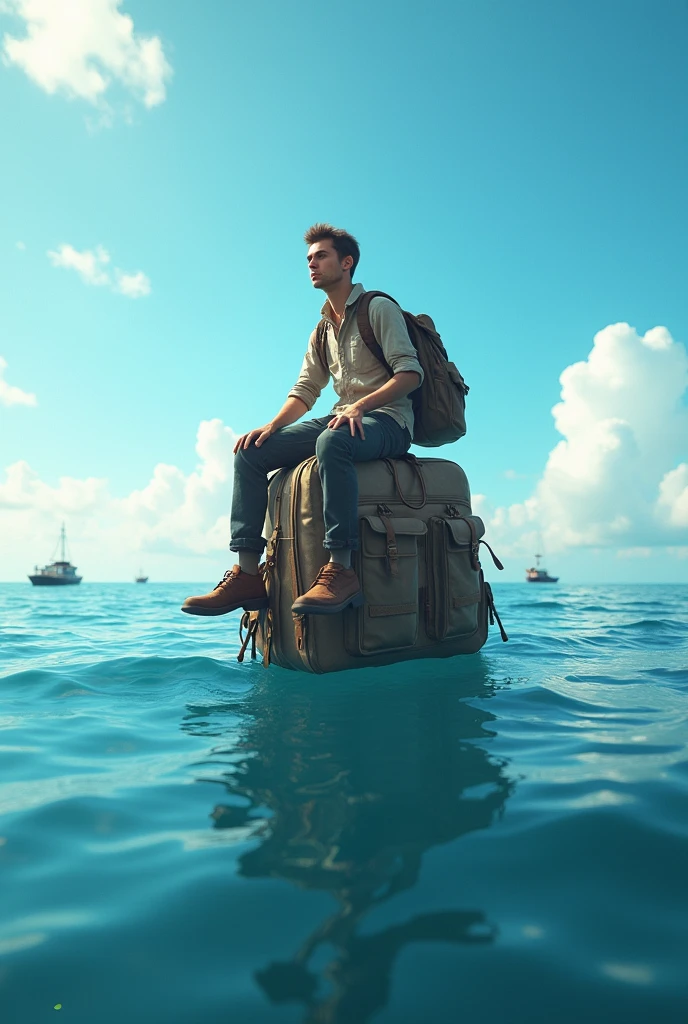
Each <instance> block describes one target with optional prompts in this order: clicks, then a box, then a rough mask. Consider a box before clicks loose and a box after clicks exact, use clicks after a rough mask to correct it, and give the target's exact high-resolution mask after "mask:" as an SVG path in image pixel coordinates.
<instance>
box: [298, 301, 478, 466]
mask: <svg viewBox="0 0 688 1024" xmlns="http://www.w3.org/2000/svg"><path fill="white" fill-rule="evenodd" d="M378 296H379V297H382V298H384V299H391V301H392V302H394V303H395V304H396V305H399V303H398V302H397V301H396V299H393V298H392V296H391V295H387V293H386V292H363V294H362V295H361V297H360V299H359V300H358V304H357V307H356V320H357V326H358V331H359V334H360V335H361V337H362V338H363V341H364V342H365V344H366V345H367V346H368V348H369V349H370V351H371V352H372V353H373V355H374V356H375V357H376V359H379V361H380V362H381V363H382V365H383V366H384V367H385V369H386V370H387V372H388V373H389V375H390V377H392V376H393V375H394V371H393V370H392V368H391V366H390V365H389V363H388V362H387V360H386V359H385V357H384V353H383V351H382V349H381V347H380V345H379V344H378V342H377V340H376V338H375V332H374V331H373V328H372V325H371V323H370V308H369V307H370V303H371V301H372V299H374V298H377V297H378ZM402 313H403V314H404V320H405V321H406V328H407V330H408V333H409V337H410V339H411V343H412V345H413V347H414V348H415V350H416V354H417V356H418V362H419V363H420V365H421V367H422V370H423V374H424V377H423V383H422V384H421V386H420V387H419V388H416V390H415V391H412V392H411V395H410V396H409V397H410V398H411V401H412V402H413V414H414V429H413V443H414V444H417V445H420V446H421V447H422V448H437V447H439V446H440V445H442V444H451V443H452V441H458V440H459V438H460V437H463V435H464V434H465V433H466V395H467V394H468V391H469V388H468V385H467V384H466V382H465V380H464V379H463V377H462V376H461V374H460V373H459V371H458V369H457V368H456V366H455V365H454V363H451V362H449V357H448V356H447V350H446V349H445V347H444V345H443V343H442V339H441V338H440V336H439V334H438V333H437V330H436V329H435V325H434V323H433V321H432V320H431V318H430V317H429V316H428V315H427V314H426V313H419V314H418V315H417V316H415V315H414V314H413V313H407V312H406V310H405V309H402ZM326 327H327V321H326V320H324V319H323V320H321V321H320V323H319V324H318V327H317V330H316V340H315V345H316V351H317V353H318V356H319V357H320V360H321V362H322V363H323V364H324V365H327V360H326V358H325V331H326Z"/></svg>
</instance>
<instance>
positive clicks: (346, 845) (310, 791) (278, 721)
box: [184, 657, 513, 1024]
mask: <svg viewBox="0 0 688 1024" xmlns="http://www.w3.org/2000/svg"><path fill="white" fill-rule="evenodd" d="M469 665H470V667H469V666H466V664H465V663H464V664H462V665H461V666H460V667H459V668H458V669H457V665H456V661H453V662H447V663H442V664H441V665H439V666H438V665H437V664H436V663H435V664H432V665H423V666H422V667H421V666H418V665H410V664H408V663H407V664H406V665H401V666H396V671H391V670H385V672H384V673H382V672H381V673H379V674H378V673H366V677H365V679H363V680H362V679H361V676H360V675H359V674H358V673H346V674H344V673H342V674H338V675H337V676H330V677H326V678H313V677H310V676H301V675H297V674H295V673H285V672H280V671H279V670H277V671H275V670H271V671H270V673H269V674H267V673H266V675H265V677H264V679H263V680H262V681H261V683H259V684H258V685H257V686H256V687H255V688H254V689H253V690H252V691H251V693H250V694H249V695H248V697H247V698H246V699H245V700H243V701H242V702H241V704H240V705H231V706H230V705H227V706H225V708H222V709H218V708H217V707H216V708H212V709H209V708H202V707H194V708H189V711H190V715H189V717H188V718H187V720H186V722H185V725H184V728H185V729H187V730H189V731H191V732H195V731H197V727H198V726H200V725H201V723H200V722H199V718H200V717H202V718H203V719H204V723H203V731H204V732H205V734H206V735H207V734H208V731H207V729H208V726H209V725H210V724H212V727H213V731H214V730H215V729H216V728H217V726H218V725H219V724H220V723H218V719H217V717H216V715H217V713H218V711H220V712H221V713H222V712H223V711H224V712H225V713H226V712H232V713H236V712H240V713H241V714H242V715H247V716H248V717H247V718H246V720H245V723H246V724H245V727H244V729H243V730H242V734H241V740H240V742H239V743H238V744H237V743H234V744H233V745H232V747H231V748H230V749H222V748H221V747H218V748H217V749H216V751H215V754H216V757H217V756H220V757H222V756H226V757H228V759H229V758H231V763H228V771H227V773H226V775H225V776H224V778H223V785H224V786H226V789H227V790H228V791H229V793H230V794H232V797H233V801H232V803H231V804H227V803H220V804H218V806H216V807H215V809H214V811H213V813H212V817H213V819H214V827H215V828H223V829H240V830H241V835H242V838H245V836H246V832H247V829H250V830H251V832H252V836H253V838H255V839H257V840H258V843H257V845H256V846H255V847H254V848H253V849H251V850H250V851H249V852H248V853H246V854H245V855H244V856H243V857H242V858H241V860H240V865H241V867H240V871H241V874H243V875H244V876H245V877H247V878H251V877H255V878H260V877H273V878H284V879H288V880H289V881H291V882H294V883H296V884H297V885H299V886H302V887H305V888H308V889H320V890H326V891H328V892H330V893H331V894H332V896H333V897H334V898H335V899H336V901H337V903H338V909H337V910H336V911H335V912H334V913H333V914H332V915H331V916H330V917H328V918H327V919H326V920H325V921H323V922H322V924H321V925H320V926H319V927H318V929H317V930H316V931H315V932H314V933H313V934H312V935H310V936H308V938H306V939H305V941H304V942H303V943H302V945H301V947H300V948H299V949H298V950H297V951H296V952H295V954H294V957H293V959H292V960H291V961H289V962H288V963H272V964H270V965H267V966H264V967H263V968H262V969H260V970H258V971H257V973H256V979H257V981H258V984H259V985H260V986H261V988H262V990H263V991H264V992H265V994H266V996H267V997H268V998H269V999H270V1000H272V1001H273V1002H276V1003H280V1002H286V1001H300V1002H302V1003H303V1004H304V1007H305V1016H304V1021H305V1022H307V1024H353V1022H356V1024H365V1022H366V1021H369V1020H370V1019H371V1018H372V1016H373V1015H374V1014H375V1013H377V1012H379V1011H380V1010H381V1009H382V1008H383V1007H384V1005H385V1004H386V1002H387V999H388V994H389V985H390V977H391V972H392V968H393V965H394V961H395V958H396V957H397V955H398V954H399V952H400V951H401V950H402V949H403V948H404V947H405V946H407V945H408V944H409V943H412V942H423V941H425V942H428V941H430V942H445V943H446V942H450V943H489V942H492V941H493V939H494V935H495V930H494V928H493V927H492V926H490V925H489V923H488V922H486V920H485V916H484V914H483V913H481V912H480V911H477V910H466V909H448V910H445V911H442V912H431V913H424V914H418V915H416V916H414V917H412V918H411V919H410V920H408V921H407V922H406V923H404V924H400V925H395V926H393V927H387V928H384V929H383V930H382V931H378V932H376V933H373V934H366V935H360V934H358V932H359V925H360V924H361V922H362V919H363V917H364V915H365V914H366V913H367V912H368V911H370V910H371V909H373V908H374V907H376V906H377V905H379V904H380V903H383V902H384V901H386V900H389V899H390V898H391V897H392V896H394V895H395V894H396V893H399V892H401V891H403V890H405V889H410V888H411V887H412V886H414V885H415V883H416V881H417V879H418V875H419V871H420V866H421V859H422V856H423V853H424V852H425V851H426V850H429V849H430V848H431V847H433V846H437V845H438V844H441V843H448V842H451V841H452V840H455V839H457V838H458V837H459V836H461V835H463V834H465V833H467V832H471V831H473V830H474V829H482V828H487V827H488V826H489V825H490V823H491V822H492V821H493V819H494V817H495V816H496V815H498V814H499V813H501V811H502V809H503V807H504V803H505V801H506V799H507V797H508V796H509V794H510V792H511V790H512V787H513V783H512V782H511V781H510V780H509V779H508V777H507V775H506V774H505V764H504V763H503V762H500V761H498V760H496V759H495V758H492V757H490V755H489V754H488V752H487V751H486V750H485V749H484V747H483V746H481V745H480V741H481V740H483V741H484V740H485V739H487V738H488V737H489V736H490V735H493V733H491V732H490V730H489V723H490V722H491V721H494V716H493V715H491V714H490V713H489V712H487V711H484V710H479V709H477V708H475V707H473V706H472V705H471V704H470V703H467V702H466V698H467V697H471V696H472V697H480V698H487V697H490V696H491V695H492V693H493V690H494V684H493V683H491V681H490V680H489V679H488V678H487V676H486V674H485V670H484V665H483V662H482V659H481V658H480V657H477V658H471V659H470V663H469ZM467 669H468V671H466V670H467ZM459 673H461V675H460V678H456V677H457V675H458V674H459ZM209 717H210V718H211V719H212V723H210V721H209ZM199 731H200V730H199ZM214 760H215V759H214ZM215 763H216V760H215ZM478 787H479V788H478ZM469 791H470V792H469ZM316 951H318V952H319V954H320V955H319V956H318V961H319V962H322V959H323V956H324V955H325V954H327V953H333V954H334V955H333V956H332V959H331V960H330V962H329V964H328V965H327V966H326V967H325V968H324V970H322V971H321V972H320V976H319V975H318V973H316V972H315V971H313V970H309V963H310V961H311V960H313V959H314V956H315V954H316Z"/></svg>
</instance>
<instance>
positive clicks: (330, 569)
mask: <svg viewBox="0 0 688 1024" xmlns="http://www.w3.org/2000/svg"><path fill="white" fill-rule="evenodd" d="M362 604H363V592H362V590H361V584H360V583H359V582H358V576H357V575H356V573H355V572H354V570H353V569H345V568H344V566H343V565H340V564H339V562H328V563H327V565H324V566H323V567H322V569H321V570H320V572H319V573H318V575H317V576H316V577H315V580H314V581H313V584H312V586H311V589H310V590H308V591H306V593H305V594H302V595H301V597H297V598H296V600H295V601H294V603H293V605H292V606H291V610H292V611H293V612H298V613H299V614H300V615H334V614H335V613H336V612H343V611H344V609H345V608H348V607H349V605H351V607H352V608H359V607H360V606H361V605H362Z"/></svg>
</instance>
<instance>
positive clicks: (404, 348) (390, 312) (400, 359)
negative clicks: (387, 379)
mask: <svg viewBox="0 0 688 1024" xmlns="http://www.w3.org/2000/svg"><path fill="white" fill-rule="evenodd" d="M369 312H370V326H371V327H372V328H373V331H374V332H375V338H376V339H377V343H378V345H379V346H380V348H381V349H382V351H383V352H384V355H385V359H386V360H387V362H388V363H389V365H390V366H391V367H392V371H393V372H394V373H408V372H413V373H417V374H418V376H419V377H420V381H419V384H422V383H423V370H422V367H421V365H420V363H419V362H418V356H417V355H416V350H415V348H414V347H413V343H412V342H411V339H410V338H409V333H408V330H407V329H406V321H405V320H404V314H403V313H402V312H401V309H400V308H399V306H397V304H396V302H392V301H391V299H383V298H382V297H380V296H377V297H376V298H374V299H373V300H372V301H371V303H370V310H369Z"/></svg>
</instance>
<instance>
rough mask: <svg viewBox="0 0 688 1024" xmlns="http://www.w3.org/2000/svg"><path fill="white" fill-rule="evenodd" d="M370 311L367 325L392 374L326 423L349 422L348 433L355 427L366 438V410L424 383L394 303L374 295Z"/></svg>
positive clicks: (412, 348)
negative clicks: (364, 422)
mask: <svg viewBox="0 0 688 1024" xmlns="http://www.w3.org/2000/svg"><path fill="white" fill-rule="evenodd" d="M369 314H370V325H371V327H372V328H373V332H374V334H375V338H376V340H377V343H378V345H379V346H380V348H381V349H382V352H383V354H384V357H385V359H386V360H387V362H388V364H389V366H390V367H391V369H392V372H393V374H394V376H393V377H391V378H390V379H389V380H388V381H387V383H386V384H383V385H382V386H381V387H379V388H378V389H377V391H373V392H371V394H369V395H367V396H366V397H365V398H361V399H359V400H358V402H354V403H353V404H352V405H349V406H347V408H346V409H342V411H341V413H340V414H339V415H338V416H336V417H334V419H332V420H330V423H329V426H330V427H331V428H332V429H333V430H336V429H337V427H339V426H341V425H342V424H343V423H347V422H348V424H349V429H350V430H351V434H352V435H353V434H355V433H356V430H358V432H359V433H360V435H361V437H365V434H364V433H363V423H362V418H363V416H364V415H365V413H367V412H372V411H373V410H374V409H379V408H380V407H381V406H383V405H388V404H389V403H391V402H394V401H396V399H398V398H404V397H405V396H406V395H408V394H410V393H411V391H415V390H416V388H417V387H419V386H420V385H421V384H422V383H423V370H422V367H421V365H420V363H419V362H418V355H417V353H416V350H415V348H414V347H413V343H412V342H411V339H410V338H409V333H408V330H407V327H406V321H405V320H404V314H403V313H402V312H401V310H400V309H399V307H398V306H397V304H396V302H392V300H391V299H385V298H382V296H377V297H376V298H374V299H373V300H372V302H371V303H370V306H369Z"/></svg>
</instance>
